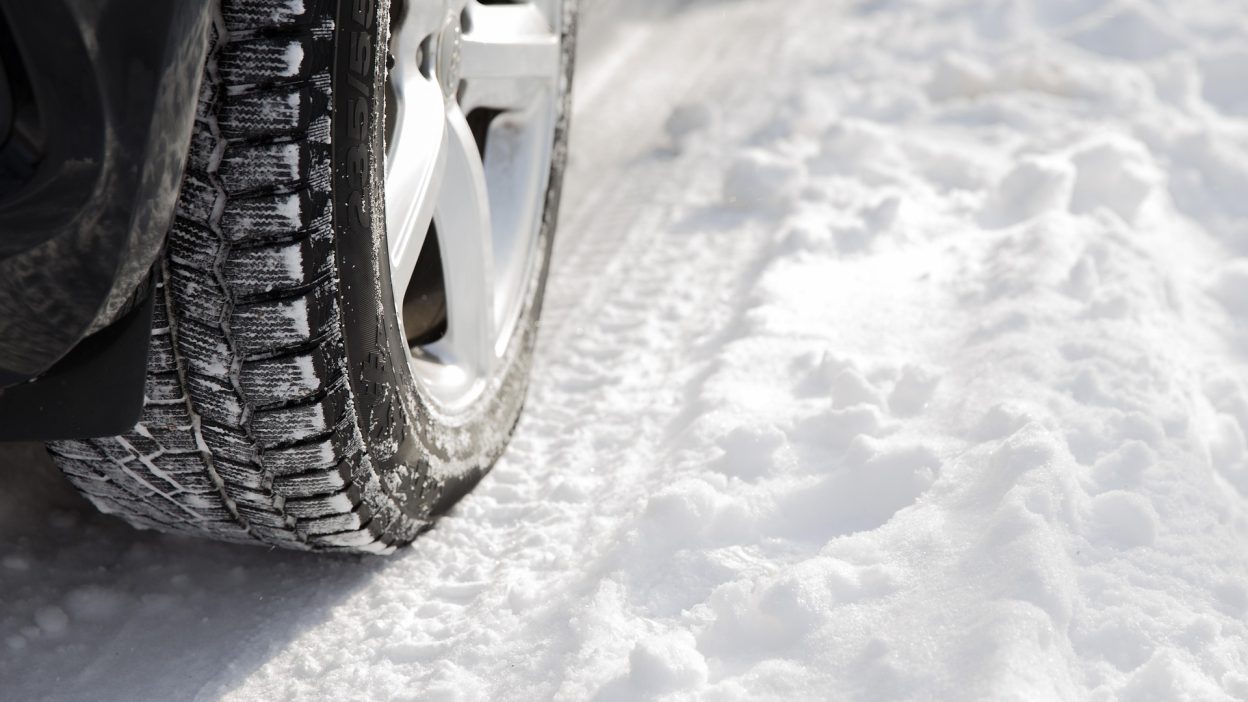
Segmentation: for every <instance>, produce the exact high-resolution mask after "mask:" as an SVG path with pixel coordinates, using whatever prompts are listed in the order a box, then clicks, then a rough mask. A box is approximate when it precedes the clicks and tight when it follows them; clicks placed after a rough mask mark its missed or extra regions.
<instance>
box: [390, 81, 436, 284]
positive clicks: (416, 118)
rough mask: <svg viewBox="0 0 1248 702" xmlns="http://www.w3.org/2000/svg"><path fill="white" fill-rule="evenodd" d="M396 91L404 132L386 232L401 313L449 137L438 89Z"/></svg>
mask: <svg viewBox="0 0 1248 702" xmlns="http://www.w3.org/2000/svg"><path fill="white" fill-rule="evenodd" d="M417 75H418V76H419V74H417ZM396 92H397V93H399V95H400V97H399V101H398V109H397V112H396V116H397V119H398V122H399V128H398V129H396V130H395V133H394V134H395V136H394V141H393V142H392V143H391V145H390V153H389V154H388V155H387V159H386V161H387V164H386V233H387V236H388V237H389V248H390V267H391V277H392V278H393V282H394V289H395V293H396V297H397V302H398V306H399V309H402V308H403V291H404V290H407V286H408V283H409V282H411V279H412V271H414V270H415V269H416V262H417V260H419V258H420V250H421V247H422V246H424V243H425V235H426V233H427V232H428V231H429V222H430V221H432V219H433V210H434V205H435V203H436V201H437V198H438V195H439V193H440V192H441V190H442V180H443V172H444V171H445V164H446V155H447V151H448V145H447V142H448V140H449V135H448V134H447V131H446V118H445V107H444V105H443V103H442V95H441V92H440V91H439V89H438V87H437V85H435V84H433V83H430V82H429V81H426V80H423V79H419V80H412V81H408V83H407V84H406V85H403V86H401V87H400V85H399V84H398V82H397V81H396Z"/></svg>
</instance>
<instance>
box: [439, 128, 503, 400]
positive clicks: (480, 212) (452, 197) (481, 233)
mask: <svg viewBox="0 0 1248 702" xmlns="http://www.w3.org/2000/svg"><path fill="white" fill-rule="evenodd" d="M447 115H448V117H447V138H446V147H447V148H446V167H445V173H444V176H443V185H442V190H441V193H440V195H439V197H438V199H437V209H436V213H435V215H434V216H435V218H436V219H435V222H436V225H437V229H438V244H439V246H440V248H441V251H442V271H443V275H444V276H445V281H446V282H445V285H446V305H447V332H446V336H445V337H444V339H443V340H442V341H441V342H439V343H438V344H437V345H436V348H433V349H431V350H432V351H433V353H434V354H435V355H437V356H439V357H442V358H443V359H444V360H451V361H453V362H454V363H457V364H462V365H464V366H465V367H467V368H471V369H474V370H476V371H477V373H478V374H480V375H479V376H478V377H484V374H486V373H488V371H489V370H490V368H491V366H492V364H493V362H494V246H493V237H492V235H491V229H490V206H489V198H488V197H487V194H486V184H485V170H484V168H483V166H482V163H481V156H480V152H479V151H478V150H477V143H476V140H475V139H474V138H473V136H472V129H471V128H469V126H468V120H467V119H466V118H465V117H464V114H463V112H462V111H460V110H459V108H458V107H451V109H450V110H449V111H448V113H447Z"/></svg>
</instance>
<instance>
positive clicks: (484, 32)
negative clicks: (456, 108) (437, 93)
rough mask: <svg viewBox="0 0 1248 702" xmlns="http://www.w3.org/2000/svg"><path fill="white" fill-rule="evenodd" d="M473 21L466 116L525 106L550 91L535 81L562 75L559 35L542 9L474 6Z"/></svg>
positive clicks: (465, 58)
mask: <svg viewBox="0 0 1248 702" xmlns="http://www.w3.org/2000/svg"><path fill="white" fill-rule="evenodd" d="M467 17H468V23H467V24H468V26H467V31H466V33H465V34H464V37H463V44H462V49H461V54H462V59H461V62H462V67H461V69H460V74H461V76H462V77H463V79H464V80H465V81H466V90H465V91H464V93H463V94H462V95H461V97H460V102H461V104H462V105H463V106H464V110H465V112H470V111H471V110H472V109H474V108H476V107H491V108H496V109H514V108H520V107H524V106H526V105H527V104H528V103H530V102H531V101H532V99H533V97H534V95H535V94H540V93H542V92H544V91H542V90H541V89H540V88H539V87H538V86H536V85H534V82H539V83H541V82H545V83H553V82H554V81H555V79H556V78H557V77H558V75H559V69H560V60H561V56H560V48H559V37H558V35H557V34H556V33H555V31H554V30H552V29H551V26H550V23H549V22H548V21H547V19H546V17H545V15H544V14H543V13H542V11H541V10H540V9H539V8H538V7H537V6H535V5H532V4H527V3H526V4H521V5H482V4H480V3H477V2H470V3H469V4H468V7H467Z"/></svg>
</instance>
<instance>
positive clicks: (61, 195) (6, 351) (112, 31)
mask: <svg viewBox="0 0 1248 702" xmlns="http://www.w3.org/2000/svg"><path fill="white" fill-rule="evenodd" d="M209 9H210V3H209V2H208V0H176V1H171V2H150V0H40V1H39V2H8V1H7V0H5V1H4V2H0V15H3V21H4V22H5V24H6V25H7V29H8V38H7V39H5V41H12V42H13V46H10V47H9V52H10V54H11V53H13V50H14V49H15V50H16V53H17V54H18V55H19V56H20V60H21V67H22V70H24V72H25V74H26V80H27V85H28V87H29V90H30V92H31V93H32V99H33V102H34V104H35V105H36V107H37V110H38V115H39V122H40V129H41V134H40V135H39V136H40V137H41V139H42V142H41V144H40V146H41V153H40V154H39V158H38V162H37V165H35V167H34V169H33V173H32V174H30V175H29V176H28V177H27V178H26V179H25V181H24V182H22V183H21V184H20V185H19V186H17V187H12V185H11V184H10V187H9V188H8V192H0V388H3V387H6V386H11V385H15V384H17V383H25V382H27V381H29V380H31V379H32V378H36V377H37V376H39V375H41V374H43V373H45V372H47V371H48V370H49V369H50V368H51V367H52V366H53V365H54V364H56V363H57V362H58V361H59V360H60V359H62V358H64V357H65V356H66V355H67V354H68V353H69V352H70V351H71V350H72V349H73V348H74V347H75V346H77V345H78V344H79V343H80V342H82V341H83V340H84V339H85V338H87V337H88V336H90V335H92V334H95V333H96V332H99V331H100V330H102V329H104V328H105V327H107V326H109V325H110V324H112V323H113V322H115V321H117V320H118V319H120V318H122V317H123V316H125V315H126V314H127V313H128V312H130V311H131V310H133V309H134V308H135V307H136V306H137V302H138V300H136V295H135V293H136V290H138V289H139V288H140V286H141V285H142V284H143V283H144V281H145V280H146V279H147V277H148V274H149V272H150V271H151V267H152V265H153V262H154V261H155V260H156V259H157V256H158V254H159V252H160V251H161V248H162V247H163V245H164V240H165V235H166V231H167V229H168V226H169V223H170V221H171V218H172V215H173V208H174V205H175V202H176V198H177V193H178V188H179V185H180V183H181V179H182V172H183V168H184V165H185V159H186V154H187V149H188V146H189V141H190V134H191V129H192V127H193V125H194V119H195V106H196V103H197V100H196V98H197V94H198V90H199V83H200V76H201V73H202V70H203V60H204V55H205V52H206V50H207V44H208V28H209V24H210V21H211V15H210V11H209ZM7 68H8V72H9V73H10V74H12V73H13V66H8V67H7ZM3 138H4V135H3V134H0V140H2V139H3ZM3 146H4V144H3V142H2V141H0V148H3ZM143 348H144V354H143V355H144V358H143V359H139V361H140V362H145V355H146V345H144V346H143ZM36 382H37V381H36ZM140 390H141V388H140ZM3 398H4V394H2V391H0V402H3V401H4V400H3ZM10 401H11V400H10Z"/></svg>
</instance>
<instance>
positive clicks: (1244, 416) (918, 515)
mask: <svg viewBox="0 0 1248 702" xmlns="http://www.w3.org/2000/svg"><path fill="white" fill-rule="evenodd" d="M582 39H583V46H584V50H583V64H582V67H581V73H580V77H579V78H578V86H577V89H578V97H577V105H576V111H577V116H576V125H575V129H576V133H575V136H574V143H573V159H574V163H573V165H572V168H571V172H570V174H569V181H568V188H567V193H566V198H565V206H564V217H563V229H562V232H561V236H562V239H561V241H560V242H559V249H558V252H557V260H556V264H555V266H556V268H555V273H554V277H553V280H552V284H551V285H552V287H551V293H550V296H551V299H550V302H549V305H548V309H547V317H546V321H545V323H544V325H543V331H542V340H541V342H540V348H539V354H538V361H537V367H536V369H535V375H534V380H533V387H532V390H531V394H530V399H529V403H528V407H527V409H526V414H525V416H524V419H523V420H522V422H521V424H520V426H519V429H518V431H517V434H516V437H515V441H514V444H513V446H512V448H511V450H510V451H509V453H508V454H507V455H506V456H505V458H504V459H503V460H502V462H501V463H500V464H499V465H498V467H497V469H496V470H495V472H494V473H493V474H491V476H490V477H489V478H488V479H487V480H486V481H485V482H484V483H483V484H482V485H481V487H480V489H479V490H478V491H477V492H476V493H474V494H473V495H472V496H471V497H470V498H468V499H467V500H466V501H465V502H464V503H463V504H462V505H461V506H460V507H459V508H457V509H456V510H455V512H454V513H453V514H452V515H451V516H450V517H448V518H447V519H445V520H444V521H443V522H441V524H440V525H439V527H438V528H437V529H436V530H435V531H433V532H432V533H430V534H428V535H427V536H425V537H424V538H422V539H421V540H420V541H419V542H418V543H417V544H416V545H415V546H413V547H412V548H410V549H407V550H405V551H403V552H401V553H400V554H398V555H396V556H395V557H393V558H389V559H376V558H373V559H363V560H354V559H325V558H315V557H309V556H306V555H300V554H286V553H277V552H268V551H262V550H259V549H246V548H239V547H231V546H224V545H217V544H211V543H205V542H197V541H190V540H185V539H181V538H175V537H170V536H162V535H158V534H152V533H143V532H136V531H132V530H130V529H128V528H127V527H125V526H123V525H121V524H120V523H119V522H116V521H114V520H112V519H110V518H107V517H103V516H100V515H97V514H95V513H94V512H92V511H91V509H90V508H89V507H88V506H87V505H86V504H85V503H84V502H83V501H81V500H80V499H78V498H77V497H76V496H75V495H73V494H72V493H71V492H70V491H69V490H68V488H66V487H65V485H64V483H63V482H62V481H60V479H59V478H58V477H57V476H56V475H55V474H53V473H51V472H50V471H49V469H48V468H47V466H46V463H45V462H44V461H43V460H42V459H41V458H40V457H39V454H38V450H37V448H36V447H29V446H19V447H10V448H7V449H4V450H3V453H0V463H3V464H6V465H5V466H4V467H5V480H6V491H5V494H3V495H0V699H6V700H43V699H47V700H92V701H96V700H157V699H203V700H208V699H218V698H224V699H227V700H266V701H268V700H311V699H325V700H347V699H366V700H432V699H439V700H481V699H507V700H522V699H523V700H527V699H558V700H582V699H595V700H604V701H609V700H638V699H652V698H658V697H664V696H670V697H671V698H674V699H722V700H732V699H741V700H747V699H749V700H753V699H777V700H780V699H782V700H807V699H820V700H822V699H864V700H877V699H878V700H886V699H933V698H934V699H958V700H961V699H1019V700H1044V699H1094V700H1115V699H1120V700H1182V699H1191V700H1222V699H1248V438H1246V437H1248V376H1246V375H1245V371H1246V369H1248V5H1245V4H1244V3H1241V2H1232V1H1229V0H1151V1H1144V0H867V1H863V2H837V1H835V0H738V1H730V0H721V1H714V0H702V1H700V2H697V1H694V2H690V1H687V0H686V1H682V0H668V1H667V2H661V0H649V1H648V2H632V0H627V1H626V0H598V1H597V2H590V1H589V0H587V2H586V27H585V32H584V35H583V37H582Z"/></svg>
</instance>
